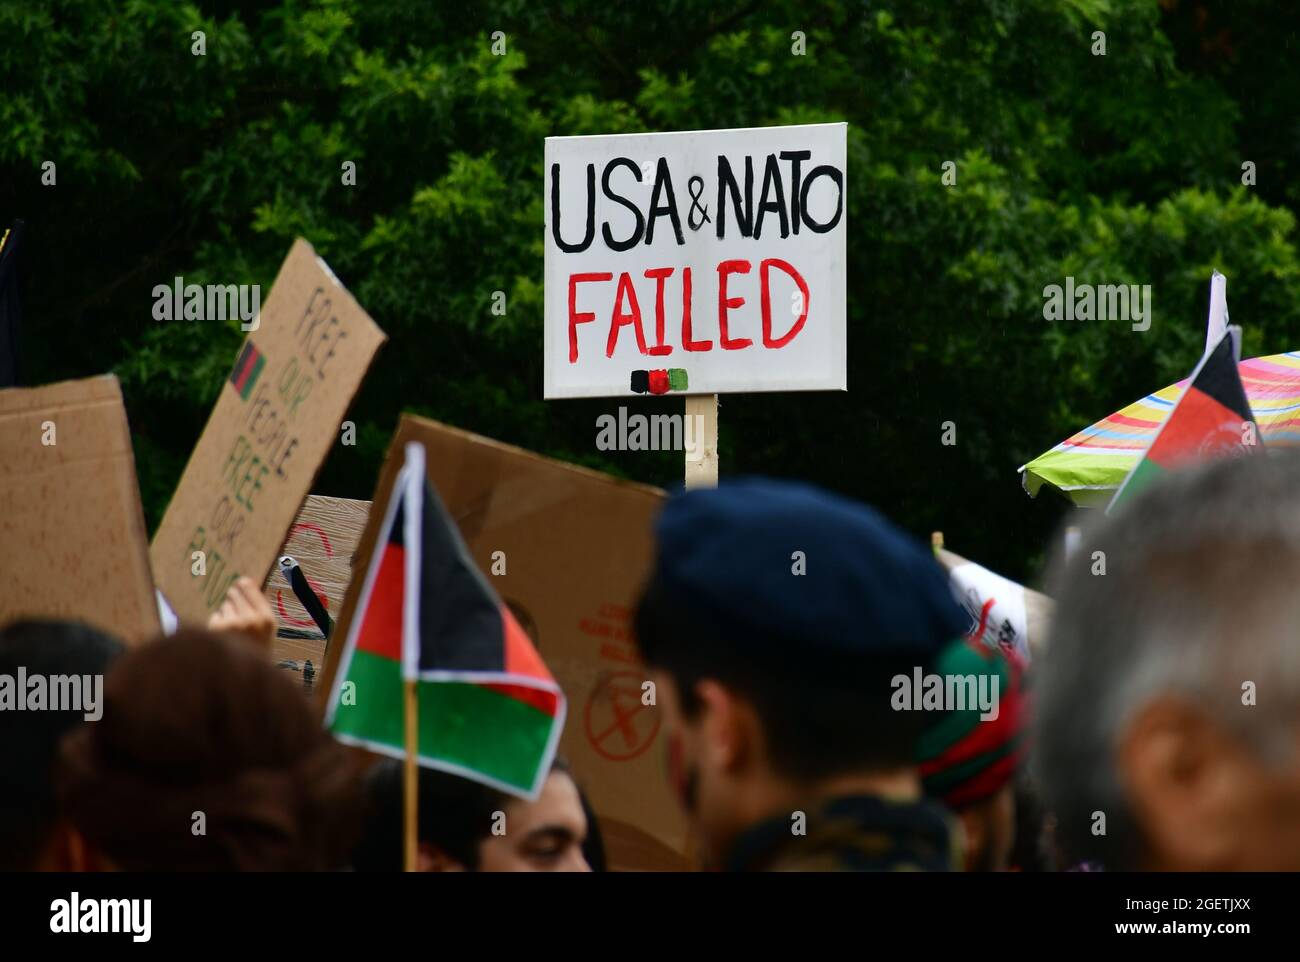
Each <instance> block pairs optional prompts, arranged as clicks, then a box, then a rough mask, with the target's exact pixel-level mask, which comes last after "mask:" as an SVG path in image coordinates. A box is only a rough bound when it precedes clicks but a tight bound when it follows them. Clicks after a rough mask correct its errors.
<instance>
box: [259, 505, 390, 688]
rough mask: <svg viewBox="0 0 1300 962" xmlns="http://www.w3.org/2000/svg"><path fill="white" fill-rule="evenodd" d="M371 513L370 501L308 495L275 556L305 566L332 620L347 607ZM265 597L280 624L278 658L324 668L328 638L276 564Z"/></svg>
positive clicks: (274, 648)
mask: <svg viewBox="0 0 1300 962" xmlns="http://www.w3.org/2000/svg"><path fill="white" fill-rule="evenodd" d="M369 514H370V502H369V501H353V500H351V499H348V498H326V497H322V496H321V495H318V494H309V495H308V496H307V500H306V501H304V502H303V505H302V510H301V511H299V512H298V517H297V518H295V519H294V522H293V524H292V525H290V526H289V534H288V536H287V537H286V538H285V539H284V544H282V545H281V546H280V550H279V553H278V555H277V557H278V556H282V555H290V556H292V557H293V558H294V559H295V560H296V561H297V562H298V564H299V565H301V566H302V570H303V574H304V575H306V577H307V583H308V584H309V585H310V586H311V588H312V590H313V591H315V592H316V595H317V597H319V598H320V599H321V603H322V604H323V605H324V606H325V610H326V612H328V613H329V615H330V617H331V618H335V619H337V618H338V614H339V609H340V608H341V607H342V605H343V596H344V595H345V594H346V593H347V590H348V584H349V582H351V580H352V555H353V554H354V553H355V552H356V550H357V544H358V542H360V540H361V532H362V531H363V530H364V529H365V526H366V517H367V516H368V515H369ZM262 593H263V594H264V595H266V600H267V601H269V602H270V603H271V608H272V610H274V611H275V618H276V621H277V622H278V623H279V628H280V633H279V636H278V637H277V638H276V640H275V643H274V645H273V646H272V651H273V653H274V655H275V658H276V660H277V661H282V660H291V661H304V662H305V661H307V660H310V661H311V662H312V664H313V665H315V666H316V667H317V668H320V667H323V666H324V664H325V638H324V636H323V635H322V634H321V632H320V629H319V628H317V626H316V623H315V622H314V621H312V619H311V616H310V615H309V614H308V613H307V611H306V610H305V609H304V608H303V606H302V604H301V603H300V602H299V601H298V599H297V598H296V597H295V596H294V593H293V591H292V589H290V587H289V583H288V582H287V581H286V580H285V578H284V575H283V574H281V572H280V569H279V567H278V566H274V565H273V566H272V567H271V573H270V574H269V575H268V576H267V578H266V583H265V584H264V585H263V586H262Z"/></svg>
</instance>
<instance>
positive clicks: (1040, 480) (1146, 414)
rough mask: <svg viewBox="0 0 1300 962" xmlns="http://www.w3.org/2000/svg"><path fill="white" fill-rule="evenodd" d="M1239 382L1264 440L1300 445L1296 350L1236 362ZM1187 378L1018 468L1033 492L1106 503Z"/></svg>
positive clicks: (1299, 361) (1298, 356)
mask: <svg viewBox="0 0 1300 962" xmlns="http://www.w3.org/2000/svg"><path fill="white" fill-rule="evenodd" d="M1237 368H1238V370H1239V371H1240V372H1241V383H1242V385H1243V386H1244V387H1245V388H1246V397H1247V399H1248V400H1249V401H1250V407H1251V410H1252V411H1254V413H1255V421H1256V422H1257V423H1258V424H1259V433H1260V439H1261V440H1262V441H1263V443H1264V444H1265V445H1270V444H1300V351H1289V352H1287V353H1286V354H1272V355H1269V356H1268V357H1253V358H1250V359H1249V360H1245V361H1240V362H1238V365H1237ZM1186 386H1187V378H1183V380H1181V381H1179V382H1178V383H1177V384H1171V385H1170V386H1169V387H1167V388H1163V389H1162V390H1159V391H1156V393H1155V394H1148V395H1147V396H1146V397H1144V398H1143V399H1142V400H1140V401H1136V402H1134V403H1133V404H1130V405H1129V406H1128V407H1126V408H1124V409H1123V410H1121V411H1117V412H1115V413H1114V414H1112V415H1110V417H1107V418H1104V419H1102V420H1100V421H1098V422H1097V423H1096V424H1094V425H1092V426H1091V427H1087V428H1084V429H1083V430H1082V431H1080V432H1079V433H1078V434H1076V435H1074V436H1073V437H1070V438H1066V439H1065V440H1064V441H1062V442H1061V443H1060V444H1058V445H1057V446H1056V447H1054V448H1052V449H1051V450H1050V451H1046V452H1044V453H1043V454H1040V455H1039V456H1038V457H1036V458H1034V460H1032V461H1030V462H1029V463H1028V464H1026V465H1024V466H1022V467H1021V468H1020V475H1021V482H1022V483H1023V484H1024V486H1025V490H1026V491H1028V492H1029V494H1030V496H1031V497H1033V496H1035V495H1037V494H1038V490H1039V488H1041V487H1042V486H1043V485H1044V484H1048V485H1051V486H1052V487H1055V488H1058V489H1059V490H1060V491H1062V492H1063V493H1064V494H1065V495H1066V496H1067V497H1069V498H1070V500H1072V501H1073V502H1074V503H1075V504H1079V505H1088V506H1098V505H1100V506H1104V505H1105V504H1106V503H1107V502H1108V501H1109V500H1110V499H1111V497H1112V496H1114V494H1115V489H1116V488H1118V487H1119V486H1120V484H1122V483H1123V481H1124V478H1125V477H1127V476H1128V473H1129V472H1130V471H1132V470H1133V466H1134V465H1136V464H1137V463H1138V460H1139V459H1140V458H1141V457H1142V453H1143V452H1144V451H1145V450H1146V449H1147V447H1148V446H1149V445H1150V444H1151V441H1152V439H1153V438H1154V437H1155V436H1156V431H1158V430H1159V428H1160V425H1161V424H1162V423H1163V422H1164V420H1165V417H1166V416H1168V414H1169V412H1170V411H1172V410H1173V408H1174V405H1175V404H1177V403H1178V399H1179V398H1180V397H1181V396H1182V393H1183V388H1185V387H1186Z"/></svg>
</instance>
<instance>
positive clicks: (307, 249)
mask: <svg viewBox="0 0 1300 962" xmlns="http://www.w3.org/2000/svg"><path fill="white" fill-rule="evenodd" d="M386 339H387V338H386V337H385V335H384V332H383V331H381V330H380V329H379V328H378V327H377V326H376V325H375V323H374V322H373V321H372V320H371V319H370V317H369V316H368V315H367V314H366V312H365V311H364V310H363V309H362V308H361V306H360V305H359V304H358V303H357V302H356V300H355V299H354V298H353V297H352V295H351V294H349V293H348V292H347V289H346V288H344V287H343V285H342V284H340V283H339V281H338V278H336V277H335V276H334V274H333V272H331V271H330V269H329V267H328V266H327V265H326V264H325V262H324V261H323V260H321V259H320V258H319V257H317V256H316V252H315V251H314V250H313V249H312V246H311V245H310V244H308V243H307V242H306V241H305V240H302V239H301V238H299V239H298V240H297V241H295V242H294V245H293V247H292V248H291V249H290V251H289V256H288V257H286V258H285V261H284V264H283V265H282V266H281V267H280V273H279V275H278V276H277V277H276V279H275V284H274V286H273V287H272V288H271V293H270V296H269V297H267V298H266V301H265V304H264V305H263V307H262V312H261V315H260V324H259V326H258V327H257V329H256V330H254V331H252V332H251V333H250V334H249V335H248V337H247V338H246V339H245V341H244V345H243V347H242V348H241V350H240V353H239V355H238V357H237V359H236V361H235V367H234V369H233V370H232V372H231V375H230V377H229V378H227V380H226V382H225V383H224V384H223V385H222V387H221V395H220V397H218V399H217V403H216V405H215V406H214V407H213V409H212V416H211V417H210V418H209V419H208V424H207V427H205V428H204V430H203V435H202V437H200V438H199V443H198V445H196V446H195V448H194V453H193V454H192V455H191V456H190V461H189V464H188V465H186V467H185V473H184V474H183V475H182V476H181V481H180V484H179V485H178V486H177V488H176V493H175V494H174V495H173V496H172V500H171V503H170V504H169V505H168V506H167V513H166V514H165V515H164V516H163V520H162V524H161V525H160V526H159V527H158V531H157V532H156V533H155V535H154V539H153V546H152V547H151V549H150V555H149V556H150V560H151V561H152V563H153V572H154V579H155V581H156V583H157V585H158V588H159V589H160V590H161V591H162V593H163V595H164V597H166V599H167V601H168V602H169V603H170V604H171V606H172V608H173V609H174V610H175V612H176V615H177V617H178V618H179V619H180V620H181V621H193V622H204V621H206V620H207V618H208V615H209V613H210V612H212V611H213V610H215V609H216V608H217V606H218V605H220V604H221V601H222V599H223V598H224V597H225V594H226V591H227V589H228V588H229V586H230V584H231V582H233V581H234V579H235V578H236V577H238V576H239V575H241V574H246V575H248V576H249V577H251V578H253V579H255V580H256V581H258V582H259V583H264V582H265V580H266V574H267V572H268V571H269V570H270V567H271V565H272V564H273V563H274V561H275V559H276V557H277V554H276V552H277V551H278V550H279V547H280V545H281V544H282V543H283V541H284V536H285V533H286V532H287V531H288V530H289V526H290V525H291V524H292V523H293V519H294V517H295V515H296V514H297V512H298V508H299V506H300V505H301V504H302V502H303V499H304V498H305V497H306V496H307V492H308V491H309V490H310V489H311V485H312V482H313V481H314V480H315V478H316V475H317V473H318V472H319V470H320V466H321V464H322V463H323V462H324V460H325V456H326V455H327V454H328V453H329V451H330V448H331V447H333V445H335V444H336V443H338V441H339V425H340V423H341V422H342V420H343V415H344V413H345V412H346V411H347V408H348V405H349V404H350V403H351V401H352V398H353V396H354V395H355V394H356V392H357V389H358V388H359V387H360V386H361V381H362V379H363V378H364V377H365V374H366V371H367V370H368V369H369V367H370V363H371V361H372V360H374V356H375V352H377V351H378V350H379V348H380V346H381V345H382V344H383V343H384V341H385V340H386ZM196 552H202V558H201V559H196V557H195V553H196ZM200 561H201V568H202V569H204V570H205V573H200Z"/></svg>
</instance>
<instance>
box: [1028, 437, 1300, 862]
mask: <svg viewBox="0 0 1300 962" xmlns="http://www.w3.org/2000/svg"><path fill="white" fill-rule="evenodd" d="M1054 580H1055V582H1056V589H1055V592H1054V593H1055V594H1056V595H1057V598H1058V604H1057V607H1056V612H1055V616H1054V619H1053V625H1052V628H1051V631H1050V635H1049V639H1048V644H1047V646H1046V650H1045V654H1044V656H1043V658H1042V659H1041V661H1036V662H1035V669H1036V672H1037V677H1036V681H1035V687H1036V692H1037V695H1036V705H1035V712H1036V733H1035V764H1036V767H1037V770H1038V773H1039V780H1040V782H1041V784H1042V787H1043V789H1044V792H1045V795H1046V801H1047V803H1048V807H1049V809H1050V810H1051V811H1052V812H1053V813H1054V815H1055V817H1056V819H1055V820H1056V831H1057V837H1058V841H1059V842H1060V843H1061V844H1062V846H1063V848H1064V850H1065V851H1066V853H1067V854H1068V855H1069V856H1070V857H1071V858H1073V859H1075V860H1077V859H1080V858H1094V859H1100V860H1101V861H1102V863H1103V864H1104V865H1105V866H1106V867H1107V868H1109V869H1132V868H1150V869H1174V870H1234V869H1291V870H1295V869H1300V755H1298V754H1297V752H1298V751H1300V644H1298V643H1297V637H1296V630H1297V625H1300V591H1297V590H1296V585H1297V584H1300V457H1298V456H1297V455H1296V454H1295V453H1284V454H1273V455H1261V456H1257V457H1241V458H1234V459H1229V460H1221V461H1216V462H1214V463H1212V464H1209V465H1206V466H1204V467H1200V468H1195V469H1191V470H1187V471H1184V472H1178V473H1176V474H1174V475H1173V476H1171V477H1169V478H1167V479H1166V480H1165V481H1164V482H1163V483H1161V484H1158V485H1154V486H1152V487H1151V488H1149V489H1147V490H1145V491H1143V492H1142V493H1141V494H1139V495H1137V496H1136V497H1135V498H1134V499H1133V500H1132V501H1130V502H1128V503H1126V504H1125V505H1124V506H1123V507H1122V508H1121V509H1120V510H1118V511H1117V512H1116V513H1115V514H1114V515H1113V516H1111V517H1109V518H1107V519H1104V520H1100V519H1099V523H1098V524H1097V525H1096V526H1095V528H1094V529H1093V530H1092V531H1091V532H1089V533H1088V534H1086V535H1085V537H1084V538H1083V541H1082V544H1081V545H1080V547H1079V548H1078V550H1077V551H1075V553H1074V554H1073V556H1072V558H1071V559H1070V560H1069V561H1068V562H1067V563H1066V564H1065V565H1064V566H1063V567H1062V568H1061V570H1059V571H1058V572H1057V574H1056V577H1055V579H1054Z"/></svg>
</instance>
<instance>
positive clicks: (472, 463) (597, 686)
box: [317, 415, 687, 869]
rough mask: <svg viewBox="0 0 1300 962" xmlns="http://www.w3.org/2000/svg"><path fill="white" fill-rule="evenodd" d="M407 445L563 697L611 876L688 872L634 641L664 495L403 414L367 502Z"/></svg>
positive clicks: (576, 764) (374, 517) (370, 527)
mask: <svg viewBox="0 0 1300 962" xmlns="http://www.w3.org/2000/svg"><path fill="white" fill-rule="evenodd" d="M408 441H418V442H420V443H422V444H423V445H424V446H425V450H426V464H427V471H426V473H427V475H428V477H429V480H430V481H431V482H432V483H433V485H434V486H435V487H436V488H437V490H438V493H439V495H440V496H441V497H442V499H443V501H444V502H445V503H446V505H447V509H448V511H449V512H450V514H451V516H452V518H453V519H454V520H455V521H456V524H457V526H458V527H459V529H460V532H461V534H462V536H463V537H464V539H465V542H466V544H467V546H468V547H469V550H470V552H471V553H472V554H473V556H474V559H475V561H476V562H477V563H478V565H479V567H480V568H481V570H482V571H483V573H484V575H485V576H486V577H487V579H488V581H489V583H490V584H491V585H492V587H493V588H495V589H496V591H497V593H498V594H499V595H500V596H501V598H502V600H503V601H504V602H505V603H506V604H507V605H508V606H509V607H510V609H511V611H512V612H513V613H514V615H515V617H516V619H517V620H518V621H519V623H520V625H521V626H522V627H523V628H524V630H525V631H526V632H528V634H529V635H530V636H531V638H532V639H533V642H534V644H535V645H536V647H537V650H538V652H539V653H540V654H541V657H542V659H543V660H544V661H545V662H546V664H547V666H548V667H549V668H550V670H551V672H552V673H553V674H554V676H555V678H556V680H557V681H558V682H559V683H560V686H561V688H562V689H563V690H564V693H565V695H566V697H567V698H568V702H569V712H568V721H567V722H566V724H565V728H564V733H563V736H562V738H561V741H560V753H561V754H562V755H563V756H565V757H566V758H567V759H568V761H569V763H570V765H571V766H572V769H573V772H574V775H575V777H576V778H577V780H578V782H579V784H581V785H582V787H583V789H584V790H585V791H586V792H587V793H588V795H589V797H590V799H591V803H592V806H593V807H594V808H595V810H596V813H597V815H598V816H599V818H600V824H601V829H602V832H603V833H604V837H605V844H606V849H607V852H608V856H609V860H610V863H611V865H612V866H613V867H616V868H636V869H665V868H683V867H685V866H686V864H687V863H686V859H685V857H684V855H683V853H684V852H685V851H686V850H687V849H686V829H685V823H684V821H683V820H682V817H681V815H680V813H679V811H678V808H677V805H676V803H675V801H674V799H673V798H672V796H671V794H670V792H669V789H668V779H667V775H666V772H665V750H664V744H663V738H662V737H661V734H660V731H661V723H660V716H659V709H658V708H657V707H655V706H646V705H643V704H642V695H643V692H642V688H641V686H642V683H643V681H644V678H645V670H644V669H643V668H642V667H641V665H640V663H639V662H638V660H637V657H636V653H635V649H634V646H633V643H632V639H631V619H632V608H633V605H634V604H635V601H636V597H637V593H638V591H639V590H640V587H641V584H642V582H643V580H644V579H645V577H646V575H647V574H648V572H649V569H650V565H651V562H652V559H653V553H654V540H653V535H652V528H651V525H652V521H653V518H654V516H655V515H656V513H657V512H658V510H659V507H660V504H661V503H662V499H663V492H662V491H660V490H659V489H657V488H651V487H647V486H645V485H640V484H634V483H631V482H626V481H618V480H616V479H614V478H611V477H608V476H607V475H603V474H600V473H598V472H596V471H591V470H588V469H586V468H579V467H576V466H574V465H570V464H565V463H563V462H560V461H553V460H551V459H549V458H543V457H541V456H539V455H536V454H533V453H531V452H529V451H524V450H522V449H520V448H515V447H510V446H509V445H505V444H501V443H499V442H496V441H491V440H488V439H487V438H483V437H479V436H477V435H474V434H469V433H466V432H464V431H459V430H456V429H455V428H451V427H447V426H446V425H443V424H439V423H437V422H436V421H429V420H425V419H422V418H417V417H412V416H410V415H406V416H403V418H402V420H401V423H400V425H399V426H398V430H397V434H396V435H395V436H394V438H393V441H392V442H391V444H390V445H389V449H388V457H387V460H386V461H385V463H384V467H383V470H382V471H381V473H380V478H379V482H378V484H377V486H376V491H379V492H387V491H389V490H390V489H391V488H392V483H393V479H394V477H395V476H396V473H397V471H398V470H399V469H400V468H401V465H402V463H403V455H402V452H403V449H404V447H405V445H406V443H407V442H408ZM385 507H386V505H385V504H383V503H381V501H380V499H379V497H378V496H376V501H375V503H374V504H373V505H372V509H371V512H370V519H369V521H368V523H367V525H366V531H365V534H364V535H363V537H362V540H361V545H360V547H359V548H358V550H357V555H356V559H355V562H354V566H353V568H354V571H357V572H360V571H364V570H366V567H367V566H368V564H369V560H370V555H371V552H372V551H373V549H374V544H375V540H376V538H377V536H378V529H379V527H380V524H379V522H380V520H381V519H382V517H383V514H384V509H385ZM360 581H361V579H360V578H353V580H352V585H351V587H350V588H349V591H348V597H347V601H346V602H345V603H344V608H343V612H342V615H341V616H340V618H339V621H338V624H337V625H336V626H335V637H336V638H345V637H347V631H348V628H349V623H350V620H351V619H352V617H353V612H354V610H355V607H356V603H357V597H358V595H359V592H360V587H361V586H360ZM341 647H342V646H341V645H331V646H330V651H329V652H328V655H327V661H326V665H327V667H326V671H325V677H324V678H323V679H322V680H321V681H320V682H319V683H318V684H317V689H318V690H319V691H321V692H323V693H327V692H328V691H329V689H330V687H331V685H332V683H333V677H334V672H335V670H336V668H337V663H338V658H339V649H340V648H341ZM322 697H324V695H322Z"/></svg>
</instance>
